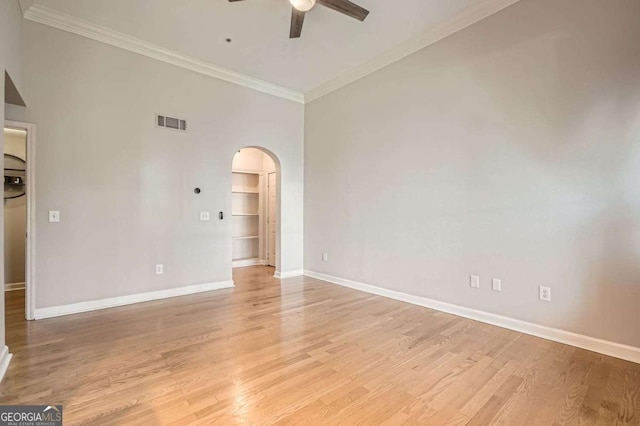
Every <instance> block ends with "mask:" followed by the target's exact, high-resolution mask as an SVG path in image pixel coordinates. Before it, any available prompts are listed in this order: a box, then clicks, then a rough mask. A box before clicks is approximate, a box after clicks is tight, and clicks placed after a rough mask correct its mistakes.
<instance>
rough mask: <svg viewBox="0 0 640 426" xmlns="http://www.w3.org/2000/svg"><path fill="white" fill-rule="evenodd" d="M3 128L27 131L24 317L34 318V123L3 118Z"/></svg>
mask: <svg viewBox="0 0 640 426" xmlns="http://www.w3.org/2000/svg"><path fill="white" fill-rule="evenodd" d="M4 127H5V128H10V129H18V130H26V131H27V175H26V178H27V191H26V192H27V194H26V195H27V235H26V253H25V257H26V265H25V284H24V287H25V318H26V319H27V320H34V319H35V310H36V125H35V124H33V123H24V122H21V121H11V120H5V122H4Z"/></svg>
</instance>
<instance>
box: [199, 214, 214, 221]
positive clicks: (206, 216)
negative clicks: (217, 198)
mask: <svg viewBox="0 0 640 426" xmlns="http://www.w3.org/2000/svg"><path fill="white" fill-rule="evenodd" d="M200 220H201V221H203V222H206V221H209V220H211V214H209V212H200Z"/></svg>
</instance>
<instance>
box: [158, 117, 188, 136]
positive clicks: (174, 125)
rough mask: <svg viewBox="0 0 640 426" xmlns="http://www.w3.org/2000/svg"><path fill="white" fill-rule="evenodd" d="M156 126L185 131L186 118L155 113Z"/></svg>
mask: <svg viewBox="0 0 640 426" xmlns="http://www.w3.org/2000/svg"><path fill="white" fill-rule="evenodd" d="M156 127H164V128H166V129H171V130H178V131H180V132H186V131H187V120H183V119H181V118H175V117H168V116H166V115H161V114H156Z"/></svg>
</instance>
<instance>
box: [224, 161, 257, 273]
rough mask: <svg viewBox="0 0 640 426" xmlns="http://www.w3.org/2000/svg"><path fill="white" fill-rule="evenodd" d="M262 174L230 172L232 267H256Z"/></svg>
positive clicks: (248, 171) (246, 171) (244, 171)
mask: <svg viewBox="0 0 640 426" xmlns="http://www.w3.org/2000/svg"><path fill="white" fill-rule="evenodd" d="M261 185H262V173H261V172H258V171H253V170H233V174H232V176H231V192H232V194H231V195H232V198H231V210H232V213H231V216H233V217H234V218H235V219H234V220H233V223H232V235H238V236H235V237H233V256H232V257H233V264H234V267H239V266H249V265H257V264H258V262H259V256H260V236H259V233H260V226H261V225H260V205H261V204H260V203H261V202H262V193H261V188H262V186H261Z"/></svg>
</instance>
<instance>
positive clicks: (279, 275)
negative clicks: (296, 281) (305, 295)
mask: <svg viewBox="0 0 640 426" xmlns="http://www.w3.org/2000/svg"><path fill="white" fill-rule="evenodd" d="M302 275H304V271H303V270H302V269H299V270H297V271H289V272H280V271H275V272H274V273H273V277H274V278H279V279H285V278H294V277H301V276H302Z"/></svg>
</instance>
